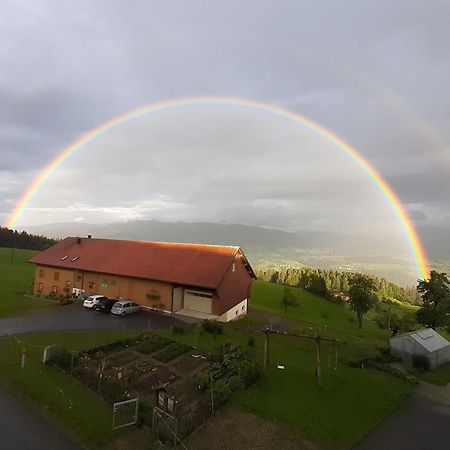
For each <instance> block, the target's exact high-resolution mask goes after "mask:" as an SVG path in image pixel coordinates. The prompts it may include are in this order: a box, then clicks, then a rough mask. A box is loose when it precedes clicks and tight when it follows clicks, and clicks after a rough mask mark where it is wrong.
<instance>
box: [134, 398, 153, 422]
mask: <svg viewBox="0 0 450 450" xmlns="http://www.w3.org/2000/svg"><path fill="white" fill-rule="evenodd" d="M151 411H152V407H151V405H150V403H149V402H148V401H146V400H139V405H138V421H137V426H138V427H139V428H141V427H142V426H143V425H149V426H150V425H151V424H152V415H151Z"/></svg>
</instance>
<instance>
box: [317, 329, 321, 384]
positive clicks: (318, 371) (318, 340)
mask: <svg viewBox="0 0 450 450" xmlns="http://www.w3.org/2000/svg"><path fill="white" fill-rule="evenodd" d="M316 378H317V386H318V387H319V388H320V382H321V373H320V336H316Z"/></svg>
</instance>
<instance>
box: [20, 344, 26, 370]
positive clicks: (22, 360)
mask: <svg viewBox="0 0 450 450" xmlns="http://www.w3.org/2000/svg"><path fill="white" fill-rule="evenodd" d="M26 354H27V349H26V348H25V347H22V358H21V361H20V367H22V369H24V368H25V358H26Z"/></svg>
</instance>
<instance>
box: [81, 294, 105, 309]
mask: <svg viewBox="0 0 450 450" xmlns="http://www.w3.org/2000/svg"><path fill="white" fill-rule="evenodd" d="M100 300H109V299H108V297H105V296H104V295H90V296H89V297H88V298H87V299H86V300H85V301H84V302H83V306H84V307H85V308H89V309H92V308H93V307H94V306H95V305H96V304H97V303H98V302H99V301H100Z"/></svg>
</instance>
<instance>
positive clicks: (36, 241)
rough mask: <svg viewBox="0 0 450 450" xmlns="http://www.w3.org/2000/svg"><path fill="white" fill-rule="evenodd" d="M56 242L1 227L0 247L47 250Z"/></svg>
mask: <svg viewBox="0 0 450 450" xmlns="http://www.w3.org/2000/svg"><path fill="white" fill-rule="evenodd" d="M55 242H56V240H55V239H50V238H48V237H45V236H36V235H34V234H29V233H27V232H26V231H21V232H19V231H17V230H10V229H9V228H6V227H0V247H11V248H21V249H24V250H38V251H41V250H45V249H46V248H48V247H50V246H51V245H53V244H54V243H55Z"/></svg>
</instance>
